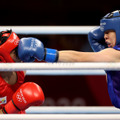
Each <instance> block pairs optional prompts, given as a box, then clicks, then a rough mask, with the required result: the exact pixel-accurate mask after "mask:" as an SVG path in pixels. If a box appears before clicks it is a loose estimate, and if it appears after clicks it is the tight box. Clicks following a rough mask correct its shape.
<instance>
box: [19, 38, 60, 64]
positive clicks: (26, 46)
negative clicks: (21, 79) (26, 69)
mask: <svg viewBox="0 0 120 120" xmlns="http://www.w3.org/2000/svg"><path fill="white" fill-rule="evenodd" d="M18 56H19V58H20V59H21V60H22V61H24V62H32V61H34V60H35V58H36V59H37V60H40V61H41V60H45V61H46V62H56V61H57V59H58V52H57V50H55V49H48V48H46V49H45V48H44V45H43V43H42V42H41V41H40V40H38V39H36V38H33V37H28V38H22V39H20V42H19V45H18Z"/></svg>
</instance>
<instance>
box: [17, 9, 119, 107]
mask: <svg viewBox="0 0 120 120" xmlns="http://www.w3.org/2000/svg"><path fill="white" fill-rule="evenodd" d="M119 32H120V13H119V10H117V11H114V12H112V13H109V14H107V15H106V16H105V17H103V19H101V21H100V26H98V27H97V28H95V29H93V30H91V31H90V32H89V34H88V40H89V42H90V45H91V47H92V49H93V51H94V52H80V51H73V50H62V51H57V50H54V49H45V48H44V45H43V43H42V42H41V41H40V40H38V39H35V38H22V39H20V42H19V45H18V56H19V58H20V59H21V60H22V61H24V62H30V61H32V60H34V58H36V59H38V60H45V61H47V62H120V36H119ZM106 73H107V83H108V92H109V95H110V99H111V101H112V103H113V105H114V106H115V107H117V108H120V71H106ZM101 88H102V87H101Z"/></svg>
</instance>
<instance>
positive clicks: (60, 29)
mask: <svg viewBox="0 0 120 120" xmlns="http://www.w3.org/2000/svg"><path fill="white" fill-rule="evenodd" d="M95 27H96V26H0V31H4V30H7V29H12V30H13V31H14V32H15V33H17V34H39V35H40V34H71V35H72V34H88V32H89V31H90V30H91V29H93V28H95Z"/></svg>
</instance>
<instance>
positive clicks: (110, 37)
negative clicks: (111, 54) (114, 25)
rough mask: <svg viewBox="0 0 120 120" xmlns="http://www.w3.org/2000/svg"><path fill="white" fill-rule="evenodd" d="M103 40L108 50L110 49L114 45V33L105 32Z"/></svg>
mask: <svg viewBox="0 0 120 120" xmlns="http://www.w3.org/2000/svg"><path fill="white" fill-rule="evenodd" d="M104 39H105V42H106V44H107V46H108V47H109V48H112V47H114V46H115V45H116V33H115V31H113V30H107V31H106V32H105V33H104Z"/></svg>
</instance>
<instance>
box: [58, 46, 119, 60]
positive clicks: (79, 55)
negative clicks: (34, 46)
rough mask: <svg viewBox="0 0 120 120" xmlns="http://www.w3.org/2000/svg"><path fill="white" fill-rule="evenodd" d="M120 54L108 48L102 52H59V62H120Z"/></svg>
mask: <svg viewBox="0 0 120 120" xmlns="http://www.w3.org/2000/svg"><path fill="white" fill-rule="evenodd" d="M119 56H120V52H119V51H118V50H115V49H113V48H106V49H104V50H102V51H100V52H78V51H71V50H65V51H59V58H58V62H120V57H119Z"/></svg>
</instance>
